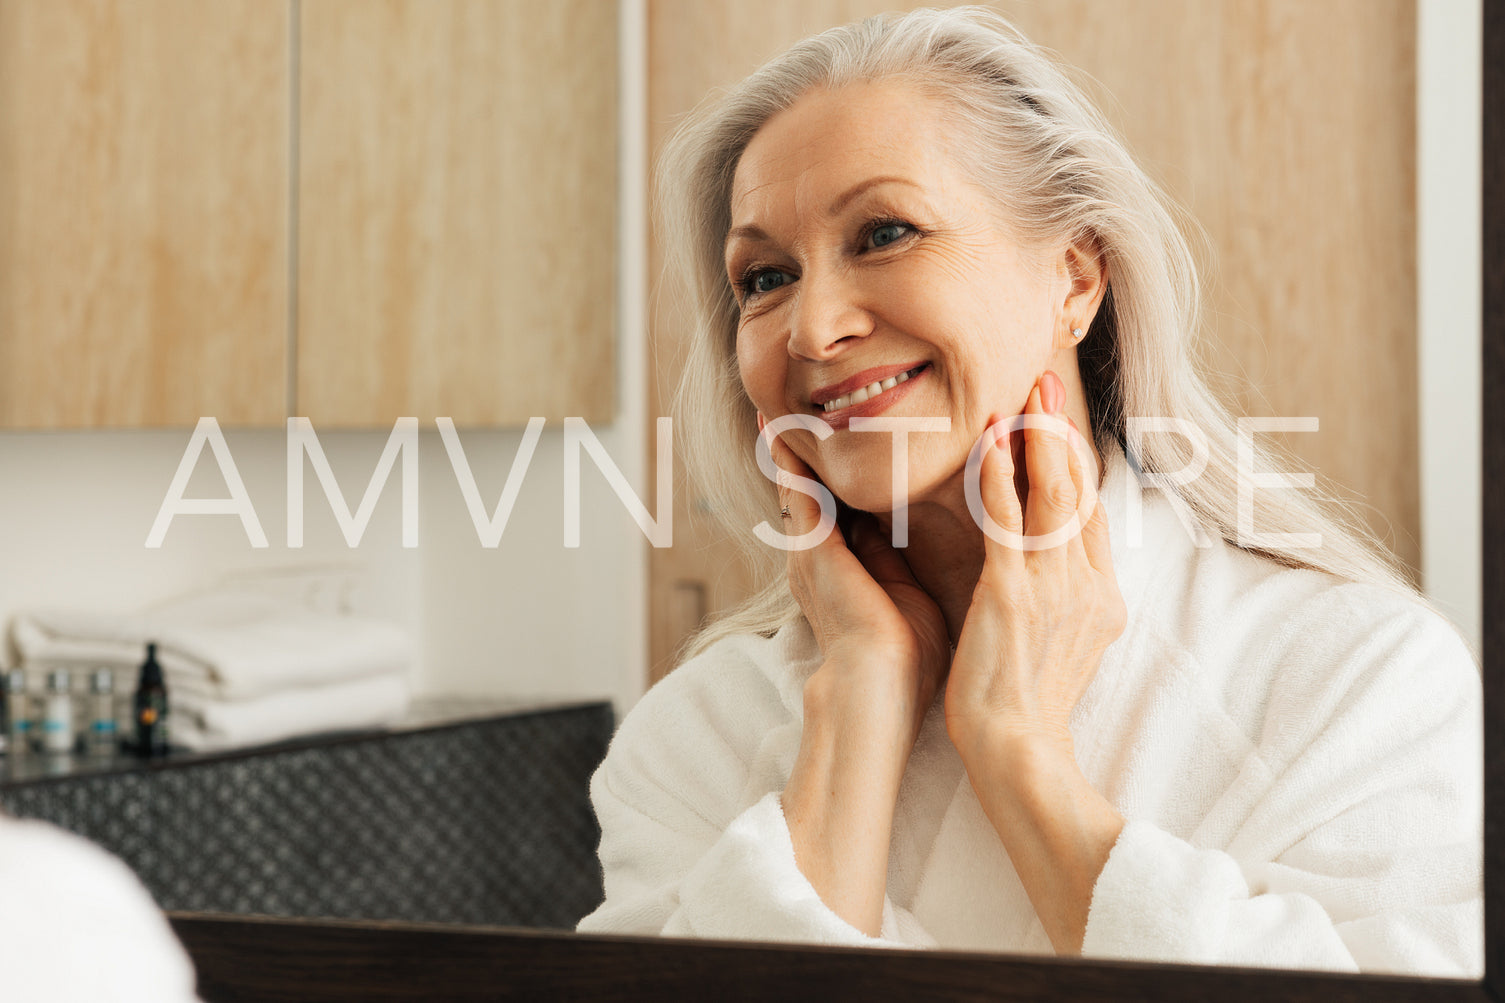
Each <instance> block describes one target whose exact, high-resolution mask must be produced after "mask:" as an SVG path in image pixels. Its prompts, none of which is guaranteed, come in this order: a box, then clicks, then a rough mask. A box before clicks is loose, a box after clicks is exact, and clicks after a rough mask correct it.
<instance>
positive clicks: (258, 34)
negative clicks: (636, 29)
mask: <svg viewBox="0 0 1505 1003" xmlns="http://www.w3.org/2000/svg"><path fill="white" fill-rule="evenodd" d="M295 18H296V22H297V23H294V20H295ZM616 58H617V54H616V7H615V5H614V4H610V3H605V2H600V0H569V2H564V3H549V4H537V3H532V2H529V0H469V2H465V0H398V2H390V3H374V2H366V0H303V2H301V3H298V4H292V3H279V2H268V0H216V2H215V3H212V4H206V3H202V2H199V0H133V2H129V3H127V2H124V0H107V2H83V0H0V427H5V428H34V429H42V428H119V427H149V426H190V425H192V424H193V423H194V422H195V421H197V419H198V417H199V416H201V415H213V416H215V417H217V418H218V419H219V420H220V422H221V424H222V425H227V426H230V425H239V426H272V427H275V426H278V425H280V424H281V422H282V420H283V418H284V417H286V416H287V415H289V414H297V415H306V416H308V417H310V418H312V419H313V420H314V422H315V424H316V425H318V426H322V427H334V428H337V427H361V426H375V427H390V424H391V422H392V420H393V419H394V418H396V417H398V416H400V415H417V416H418V417H420V418H421V419H423V420H424V421H425V422H427V421H428V420H430V419H431V418H433V417H435V416H441V415H442V416H449V417H452V418H454V419H455V421H456V422H457V423H459V424H461V425H509V424H522V423H523V422H525V421H526V419H527V418H529V417H531V416H533V415H543V416H545V417H550V418H556V419H557V418H562V417H564V416H566V415H580V416H583V417H585V418H587V419H588V420H597V421H599V420H606V419H609V418H610V417H611V415H612V413H613V411H614V405H615V402H614V394H613V391H614V380H613V372H614V367H613V362H614V359H613V352H614V331H613V327H614V310H613V306H614V303H615V271H614V260H615V248H616V237H615V227H616V211H615V207H616V169H615V168H616V129H617V111H616V104H617V103H616V77H617V75H616Z"/></svg>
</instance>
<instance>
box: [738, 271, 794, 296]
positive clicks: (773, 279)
mask: <svg viewBox="0 0 1505 1003" xmlns="http://www.w3.org/2000/svg"><path fill="white" fill-rule="evenodd" d="M791 281H793V276H791V275H790V274H789V273H788V272H781V271H779V270H778V269H777V268H759V269H757V270H755V271H751V272H748V273H747V275H746V277H744V278H743V279H742V291H743V293H745V294H746V295H749V296H752V295H756V294H757V293H771V292H773V291H774V290H775V289H777V288H779V287H780V286H783V285H787V284H788V283H789V282H791Z"/></svg>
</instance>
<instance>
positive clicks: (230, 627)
mask: <svg viewBox="0 0 1505 1003" xmlns="http://www.w3.org/2000/svg"><path fill="white" fill-rule="evenodd" d="M12 638H13V639H14V641H15V644H16V648H17V650H18V652H19V653H20V655H21V660H22V662H23V664H25V665H27V666H30V667H35V668H37V669H46V668H51V667H59V666H85V667H94V666H110V667H126V666H137V665H140V664H141V661H142V658H143V657H144V652H145V648H144V646H145V644H146V642H148V641H155V642H156V643H157V648H158V660H159V661H160V662H161V664H162V669H163V671H164V673H166V675H167V683H168V689H169V691H172V690H174V689H182V690H185V691H188V690H191V691H193V692H197V693H202V694H204V695H206V696H215V697H222V698H225V699H247V698H251V697H256V696H263V695H265V694H269V693H275V692H278V691H279V690H284V689H287V688H289V687H299V686H310V685H323V684H327V683H333V682H338V681H341V680H348V679H359V678H366V677H370V676H380V675H388V674H395V673H403V672H406V671H407V669H408V667H409V665H410V662H411V657H412V656H411V645H410V643H409V640H408V636H407V634H406V632H405V631H403V630H402V629H401V628H399V627H397V626H395V625H393V624H388V623H382V622H380V621H374V620H366V619H362V618H359V617H353V616H343V615H338V614H332V613H323V612H315V611H313V610H310V609H308V608H306V607H304V606H302V605H300V604H298V603H296V602H291V601H288V600H286V599H280V598H277V597H274V596H268V595H266V594H264V593H258V592H255V591H251V590H248V589H221V590H217V591H213V592H209V593H205V594H202V595H198V596H193V597H190V598H187V599H178V600H174V601H172V602H169V603H165V604H162V605H159V606H155V607H152V608H149V609H147V610H144V611H142V612H140V613H135V614H125V615H120V614H108V613H98V612H83V611H76V610H41V611H36V612H32V613H26V614H20V615H18V616H17V617H16V619H15V621H14V623H13V625H12Z"/></svg>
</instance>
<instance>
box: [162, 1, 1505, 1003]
mask: <svg viewBox="0 0 1505 1003" xmlns="http://www.w3.org/2000/svg"><path fill="white" fill-rule="evenodd" d="M1482 41H1483V49H1484V53H1483V55H1484V61H1483V67H1484V95H1483V98H1484V100H1483V107H1484V121H1483V185H1484V192H1483V210H1484V211H1483V221H1482V223H1483V272H1484V275H1483V278H1484V281H1483V297H1484V302H1483V359H1482V371H1481V374H1482V379H1483V386H1484V387H1485V388H1495V387H1502V386H1505V156H1502V140H1505V0H1485V4H1484V24H1483V32H1482ZM1483 421H1484V428H1483V444H1484V448H1483V456H1482V461H1483V464H1484V468H1483V490H1484V499H1483V503H1484V504H1483V514H1484V582H1483V586H1484V649H1483V663H1484V680H1485V685H1484V727H1485V734H1484V750H1485V802H1484V809H1485V810H1484V890H1485V932H1486V939H1485V945H1486V946H1485V969H1486V974H1485V977H1484V979H1483V981H1482V982H1465V981H1457V980H1432V979H1411V978H1388V977H1377V976H1340V975H1325V974H1318V973H1311V972H1280V971H1269V970H1263V969H1259V970H1256V969H1238V968H1222V967H1193V966H1182V965H1146V964H1127V963H1122V964H1109V963H1102V962H1090V961H1078V960H1064V959H1063V960H1054V959H1048V958H1047V959H1016V958H1011V957H1007V956H999V955H991V954H963V953H955V952H947V951H877V952H875V951H866V950H853V949H842V948H818V947H799V946H776V945H768V944H751V945H749V944H731V943H715V942H700V941H696V942H689V941H683V940H679V941H675V940H661V939H656V938H645V937H605V936H584V935H578V934H566V933H561V932H546V931H535V930H514V929H491V928H485V929H482V928H457V927H439V926H419V925H412V924H396V923H352V922H324V921H313V920H277V919H251V918H244V917H229V916H200V915H181V914H180V915H174V916H173V917H172V922H173V926H174V928H175V929H176V930H177V933H178V936H179V937H181V938H182V940H183V943H184V945H185V946H186V947H187V948H188V951H189V953H190V954H191V955H192V956H193V960H194V963H195V965H196V966H197V968H198V973H199V991H200V993H201V994H202V995H203V997H204V999H205V1000H206V1001H209V1003H221V1001H226V1003H228V1001H234V1000H257V1001H267V1000H300V1001H309V1003H313V1001H319V1000H351V999H359V1000H419V999H422V1000H431V999H436V998H443V999H447V1000H469V999H528V1000H537V999H556V998H587V999H621V998H633V999H678V998H682V997H686V996H692V997H695V998H714V999H744V998H751V999H767V998H808V997H814V996H820V997H825V998H829V997H832V996H842V997H855V996H861V997H864V998H867V997H878V998H887V997H890V996H893V997H901V996H902V997H911V996H916V997H921V998H925V999H943V998H944V999H990V1000H996V999H1039V998H1061V999H1109V998H1115V999H1116V998H1135V999H1164V1000H1188V1001H1192V1000H1195V1001H1198V1003H1202V1001H1205V1000H1209V999H1218V1000H1220V1001H1221V1003H1234V1001H1237V1000H1254V999H1258V1000H1267V999H1284V1000H1312V1001H1318V1000H1320V1001H1322V1003H1340V1001H1344V1000H1364V1001H1365V1003H1377V1001H1390V1000H1419V999H1429V1000H1430V999H1458V1000H1498V999H1502V998H1505V936H1502V935H1501V933H1500V931H1501V930H1505V394H1500V393H1494V394H1493V395H1491V394H1489V393H1486V394H1485V396H1484V407H1483Z"/></svg>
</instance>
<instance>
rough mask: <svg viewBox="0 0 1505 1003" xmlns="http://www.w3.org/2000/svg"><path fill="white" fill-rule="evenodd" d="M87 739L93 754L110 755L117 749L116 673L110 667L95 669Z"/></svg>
mask: <svg viewBox="0 0 1505 1003" xmlns="http://www.w3.org/2000/svg"><path fill="white" fill-rule="evenodd" d="M85 741H86V744H87V746H88V751H89V752H90V753H92V754H93V755H96V756H108V755H110V754H111V753H113V752H114V751H115V748H116V741H115V673H114V672H111V671H110V670H109V669H95V670H94V679H93V682H92V685H91V686H90V688H89V732H88V735H87V736H86V739H85Z"/></svg>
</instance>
